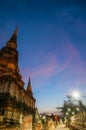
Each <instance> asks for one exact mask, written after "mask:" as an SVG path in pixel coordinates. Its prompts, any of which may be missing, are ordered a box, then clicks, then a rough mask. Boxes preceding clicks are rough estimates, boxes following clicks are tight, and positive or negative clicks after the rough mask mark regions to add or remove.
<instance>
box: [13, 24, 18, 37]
mask: <svg viewBox="0 0 86 130" xmlns="http://www.w3.org/2000/svg"><path fill="white" fill-rule="evenodd" d="M17 33H18V26H16V29H15V31H14V35H17Z"/></svg>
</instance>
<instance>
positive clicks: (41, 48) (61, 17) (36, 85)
mask: <svg viewBox="0 0 86 130" xmlns="http://www.w3.org/2000/svg"><path fill="white" fill-rule="evenodd" d="M17 25H18V29H19V31H18V40H17V41H18V43H17V44H18V51H19V68H20V73H21V75H22V78H23V81H24V82H25V87H26V86H27V82H28V79H29V76H30V77H31V84H32V89H33V94H34V97H35V98H36V100H37V101H36V106H37V107H38V109H39V110H40V111H51V110H56V107H57V106H61V105H62V104H63V101H64V99H66V95H67V94H68V93H71V91H74V90H79V91H81V94H82V95H86V2H85V0H60V2H58V0H14V1H12V0H8V1H5V0H3V1H2V2H0V48H1V47H3V46H4V45H5V44H6V42H7V41H8V40H9V39H10V37H11V35H12V33H13V32H14V30H15V28H16V26H17Z"/></svg>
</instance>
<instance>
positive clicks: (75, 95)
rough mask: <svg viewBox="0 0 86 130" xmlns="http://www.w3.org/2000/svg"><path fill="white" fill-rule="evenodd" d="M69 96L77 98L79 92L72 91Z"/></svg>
mask: <svg viewBox="0 0 86 130" xmlns="http://www.w3.org/2000/svg"><path fill="white" fill-rule="evenodd" d="M71 96H72V97H73V98H75V99H78V98H79V97H80V93H79V92H78V91H74V92H72V94H71Z"/></svg>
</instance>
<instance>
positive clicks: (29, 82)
mask: <svg viewBox="0 0 86 130" xmlns="http://www.w3.org/2000/svg"><path fill="white" fill-rule="evenodd" d="M28 84H29V85H31V81H30V77H29V81H28Z"/></svg>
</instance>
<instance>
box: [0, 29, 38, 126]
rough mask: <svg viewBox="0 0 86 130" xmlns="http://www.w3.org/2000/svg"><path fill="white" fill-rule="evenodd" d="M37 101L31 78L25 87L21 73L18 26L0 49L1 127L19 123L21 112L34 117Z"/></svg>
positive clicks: (23, 114)
mask: <svg viewBox="0 0 86 130" xmlns="http://www.w3.org/2000/svg"><path fill="white" fill-rule="evenodd" d="M22 60H23V59H22ZM22 62H23V61H22ZM35 101H36V100H35V98H34V97H33V92H32V87H31V83H30V78H29V81H28V85H27V88H26V89H25V88H24V82H23V81H22V76H21V75H20V71H19V67H18V51H17V28H16V30H15V32H14V33H13V35H12V37H11V38H10V40H9V41H8V42H7V43H6V45H5V47H3V48H1V49H0V127H1V126H3V125H5V126H8V125H10V124H18V123H19V120H20V115H21V114H22V117H23V118H24V116H27V115H32V117H33V119H34V115H35Z"/></svg>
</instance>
